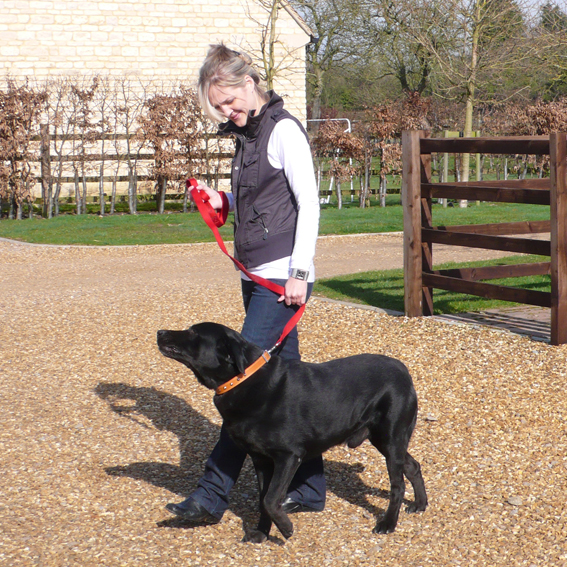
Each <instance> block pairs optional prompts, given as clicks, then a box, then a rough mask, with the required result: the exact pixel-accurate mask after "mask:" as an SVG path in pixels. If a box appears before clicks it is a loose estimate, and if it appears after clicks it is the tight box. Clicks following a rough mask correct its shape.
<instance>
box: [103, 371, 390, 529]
mask: <svg viewBox="0 0 567 567" xmlns="http://www.w3.org/2000/svg"><path fill="white" fill-rule="evenodd" d="M94 391H95V393H96V395H97V396H98V397H99V398H101V399H102V400H104V401H106V402H107V403H108V406H109V408H110V410H111V411H113V412H115V413H117V414H118V415H120V416H121V417H123V418H124V419H128V420H131V421H133V422H135V423H136V424H138V425H139V426H140V427H144V428H150V427H155V428H156V429H158V430H160V431H169V432H171V433H173V434H174V435H176V436H177V438H178V440H179V452H180V464H179V466H176V465H172V464H171V463H161V462H137V463H130V464H129V465H117V466H113V467H107V468H106V469H105V472H106V473H107V474H108V475H110V476H116V477H127V478H133V479H135V480H141V481H144V482H148V483H150V484H152V485H154V486H158V487H160V488H165V489H166V490H169V491H170V492H172V493H173V494H175V495H177V497H178V499H177V500H182V499H183V498H185V497H187V496H188V495H189V494H190V493H191V491H192V490H193V489H194V487H195V486H196V485H197V481H198V480H199V478H200V477H201V475H202V474H203V470H204V465H205V461H206V460H207V459H208V457H209V455H210V453H211V451H212V449H213V447H214V445H215V444H216V442H217V441H218V438H219V435H220V427H219V426H218V425H215V424H213V423H211V422H210V421H209V420H208V419H207V418H206V417H203V416H202V415H201V414H200V413H198V412H197V411H195V410H194V409H193V408H192V407H191V406H190V405H189V404H187V402H186V401H185V400H183V399H182V398H180V397H178V396H174V395H172V394H168V393H167V392H163V391H160V390H157V389H155V388H141V387H135V386H130V385H128V384H124V383H109V382H101V383H99V384H98V385H97V386H96V388H95V389H94ZM117 435H118V433H117ZM381 466H383V467H385V466H386V465H385V462H384V459H383V458H382V456H381V455H380V454H378V453H376V467H377V468H378V467H381ZM362 470H363V467H362V465H361V464H354V465H351V464H347V463H342V462H340V461H329V460H326V461H325V475H326V478H327V488H328V490H330V491H332V492H334V493H335V494H336V495H337V496H338V497H339V498H343V499H345V500H346V501H348V502H349V503H351V504H353V505H355V506H359V507H361V508H363V509H364V510H366V511H367V512H368V513H370V514H371V515H372V516H373V517H375V518H376V517H377V516H379V515H381V514H382V513H383V512H384V509H382V508H377V507H376V506H374V505H373V504H371V503H370V502H369V501H368V499H367V495H370V494H372V495H375V496H379V497H380V498H384V499H385V500H387V499H388V498H389V492H388V491H385V490H378V489H375V488H372V487H370V486H368V485H367V484H365V483H364V482H362V481H361V479H360V477H359V473H360V472H361V471H362ZM172 500H173V501H176V498H173V499H172ZM229 509H230V510H231V511H232V512H233V513H234V514H235V515H236V516H238V517H239V518H241V519H242V522H243V527H244V530H245V531H248V529H251V528H252V527H253V526H255V524H256V522H257V519H258V512H257V511H258V488H257V481H256V475H255V472H254V468H253V466H252V463H251V461H250V459H249V458H247V459H246V462H245V464H244V467H243V469H242V472H241V474H240V477H239V479H238V482H237V484H236V486H235V487H234V489H233V490H232V492H231V497H230V508H229ZM324 513H325V512H323V514H324ZM158 525H159V527H165V528H183V529H186V528H192V527H195V524H189V523H187V522H183V521H182V520H180V519H178V518H171V519H170V520H165V521H163V522H159V524H158Z"/></svg>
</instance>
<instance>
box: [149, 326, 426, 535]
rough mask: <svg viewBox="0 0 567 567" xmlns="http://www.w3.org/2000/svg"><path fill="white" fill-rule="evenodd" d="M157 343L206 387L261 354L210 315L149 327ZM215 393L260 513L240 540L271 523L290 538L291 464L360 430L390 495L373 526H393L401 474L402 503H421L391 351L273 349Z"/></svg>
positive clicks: (409, 403) (403, 393)
mask: <svg viewBox="0 0 567 567" xmlns="http://www.w3.org/2000/svg"><path fill="white" fill-rule="evenodd" d="M157 343H158V347H159V350H160V351H161V353H162V354H163V355H165V356H167V357H169V358H173V359H174V360H177V361H179V362H181V363H183V364H185V365H186V366H187V367H189V368H190V369H191V370H192V371H193V373H194V374H195V376H196V377H197V379H198V380H199V382H201V384H203V385H204V386H206V387H207V388H209V389H215V390H216V389H217V388H219V387H221V386H222V385H223V384H225V383H227V382H229V381H231V380H232V379H233V378H235V377H237V376H238V375H240V374H243V373H244V371H245V369H247V368H248V367H249V366H251V365H252V364H253V363H254V362H255V361H258V360H260V358H261V357H262V355H263V351H262V349H261V348H259V347H258V346H256V345H254V344H252V343H250V342H248V341H246V340H245V339H244V338H243V337H242V335H240V334H239V333H237V332H236V331H233V330H232V329H229V328H228V327H225V326H224V325H219V324H216V323H200V324H197V325H194V326H192V327H190V328H189V329H187V330H185V331H163V330H162V331H158V333H157ZM260 363H262V361H260ZM233 382H234V381H233ZM214 402H215V405H216V407H217V409H218V411H219V413H220V414H221V416H222V418H223V420H224V425H225V427H226V429H227V431H228V433H229V434H230V436H231V437H232V439H233V440H234V442H235V443H236V444H237V445H239V446H240V447H241V448H242V449H243V450H245V451H246V452H247V453H248V454H249V455H250V457H251V458H252V461H253V463H254V467H255V469H256V474H257V476H258V483H259V487H260V512H261V514H260V521H259V523H258V527H257V529H256V530H255V531H254V532H252V533H251V534H249V535H248V536H247V537H245V540H244V541H251V542H255V543H261V542H263V541H265V540H266V539H267V537H268V535H269V533H270V528H271V526H272V522H274V523H275V524H276V526H277V528H278V529H279V531H280V532H281V533H282V535H283V536H284V537H285V538H289V537H290V536H291V535H292V534H293V525H292V523H291V521H290V520H289V517H288V516H287V514H286V513H285V512H284V511H283V510H282V508H281V505H282V502H283V501H284V499H285V496H286V492H287V488H288V486H289V484H290V482H291V480H292V478H293V476H294V474H295V472H296V470H297V468H298V466H299V464H300V463H301V462H302V461H304V460H308V459H311V458H313V457H316V456H318V455H321V454H322V453H323V452H325V451H327V449H330V448H331V447H334V446H335V445H339V444H342V443H346V444H347V445H348V446H349V447H358V446H359V445H360V444H361V443H362V442H363V441H364V440H365V439H368V440H369V441H370V442H371V443H372V444H373V445H374V446H375V447H376V449H378V451H380V453H382V455H384V457H385V458H386V465H387V467H388V475H389V477H390V489H391V490H390V503H389V506H388V509H387V511H386V513H385V515H384V517H383V518H382V519H381V520H380V521H378V523H377V524H376V527H375V528H374V532H376V533H380V534H385V533H390V532H393V531H394V529H395V527H396V524H397V522H398V515H399V512H400V507H401V505H402V499H403V497H404V492H405V483H404V475H405V476H406V477H407V478H408V480H409V481H410V482H411V484H412V486H413V491H414V502H413V504H410V505H409V506H408V508H407V511H408V512H421V511H423V510H425V508H426V507H427V494H426V492H425V484H424V482H423V477H422V475H421V467H420V465H419V463H418V462H417V461H416V460H415V459H414V458H413V457H412V456H411V455H410V454H409V453H408V444H409V441H410V437H411V435H412V432H413V430H414V427H415V424H416V419H417V396H416V393H415V390H414V387H413V383H412V379H411V376H410V374H409V372H408V370H407V368H406V367H405V366H404V365H403V364H402V363H401V362H400V361H398V360H396V359H394V358H390V357H387V356H382V355H378V354H360V355H356V356H351V357H348V358H341V359H337V360H332V361H329V362H324V363H322V364H310V363H306V362H300V361H289V360H283V359H282V358H280V357H278V356H272V357H271V358H270V359H269V361H268V362H267V363H265V364H264V365H263V366H262V367H261V368H260V369H259V370H257V371H256V372H255V373H254V374H252V375H250V376H249V377H248V378H247V379H245V380H243V381H241V382H240V381H239V382H238V385H237V386H236V387H233V388H232V389H228V390H227V391H226V393H222V394H218V393H217V395H215V397H214Z"/></svg>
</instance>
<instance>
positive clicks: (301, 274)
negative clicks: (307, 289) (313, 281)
mask: <svg viewBox="0 0 567 567" xmlns="http://www.w3.org/2000/svg"><path fill="white" fill-rule="evenodd" d="M291 277H292V278H295V279H296V280H301V281H304V282H306V281H307V278H308V277H309V271H308V270H298V269H297V268H294V269H293V270H291Z"/></svg>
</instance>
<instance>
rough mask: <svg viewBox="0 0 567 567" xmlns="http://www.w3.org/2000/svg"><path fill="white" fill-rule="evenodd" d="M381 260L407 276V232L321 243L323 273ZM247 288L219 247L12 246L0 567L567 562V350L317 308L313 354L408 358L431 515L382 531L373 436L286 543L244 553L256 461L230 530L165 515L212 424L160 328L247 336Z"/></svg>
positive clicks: (238, 494) (196, 463) (309, 337)
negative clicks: (241, 331) (195, 326)
mask: <svg viewBox="0 0 567 567" xmlns="http://www.w3.org/2000/svg"><path fill="white" fill-rule="evenodd" d="M447 254H448V259H450V258H451V254H452V253H451V251H450V250H448V251H447ZM491 256H492V257H493V254H492V253H491ZM459 258H463V256H462V255H460V256H459ZM463 259H468V258H463ZM470 259H472V258H470ZM441 261H443V260H442V259H441V251H439V252H436V262H441ZM386 267H401V237H400V236H399V235H384V236H380V235H378V236H357V237H346V238H345V237H342V238H338V237H328V238H323V239H321V240H320V242H319V245H318V259H317V269H318V275H319V276H320V277H323V276H328V275H329V276H330V275H335V274H340V273H348V272H352V271H360V270H367V269H384V268H386ZM237 283H238V274H237V273H236V272H235V271H234V270H233V269H232V267H231V265H230V261H229V260H228V259H226V258H225V257H224V256H223V255H222V254H221V253H220V252H219V251H218V249H217V248H216V244H202V245H176V246H148V247H127V248H126V247H125V248H96V249H95V248H71V247H66V248H65V247H45V246H29V245H20V244H13V243H7V242H0V289H1V291H2V293H1V295H0V298H1V299H0V308H1V315H0V381H1V388H2V395H1V396H0V435H1V440H0V447H1V448H2V460H1V462H0V475H1V479H2V480H1V481H0V565H2V566H4V565H5V566H10V567H11V566H19V565H39V566H62V567H63V566H65V567H67V566H75V565H76V566H93V567H94V566H111V567H115V566H122V565H124V566H144V567H145V566H163V565H166V564H167V565H183V566H194V565H213V566H220V565H222V566H225V565H238V566H246V567H250V566H256V565H258V566H260V565H261V566H274V567H275V566H278V567H279V566H286V565H298V566H299V565H300V566H319V565H331V566H339V565H348V566H350V565H367V566H376V565H397V566H403V567H408V566H415V567H419V566H423V565H432V566H436V567H441V566H455V565H462V566H463V567H464V566H470V565H479V566H488V565H503V566H504V565H506V566H508V565H525V566H528V567H529V566H532V565H538V566H539V565H551V566H567V548H566V544H565V542H566V541H567V512H566V511H565V502H564V500H565V494H566V493H567V480H566V479H567V457H566V455H567V425H566V423H567V403H566V401H565V384H566V380H567V365H566V357H567V346H562V347H551V346H549V345H548V344H545V343H541V342H535V341H532V340H530V339H528V338H525V337H521V336H518V335H513V334H511V333H506V332H501V331H496V330H491V329H487V328H476V327H472V326H463V325H449V324H446V323H444V322H442V321H439V320H433V319H424V318H423V319H411V320H410V319H406V318H404V317H391V316H388V315H386V314H383V313H378V312H375V311H370V310H365V309H359V308H356V307H352V306H348V305H342V304H336V303H330V302H326V301H320V300H317V299H313V300H312V301H311V302H310V304H309V307H308V309H307V311H306V315H305V317H304V319H303V320H302V322H301V334H302V351H303V356H304V359H305V360H307V361H323V360H328V359H330V358H336V357H340V356H346V355H350V354H354V353H359V352H375V353H383V354H387V355H391V356H394V357H397V358H400V359H401V360H402V361H404V362H405V363H406V364H407V365H408V367H409V369H410V371H411V373H412V375H413V378H414V382H415V386H416V389H417V392H418V396H419V399H420V418H419V421H418V425H417V428H416V433H415V435H414V438H413V439H412V443H411V452H412V454H413V455H414V456H415V457H416V458H417V459H418V460H419V461H420V462H421V464H422V468H423V474H424V478H425V482H426V487H427V489H428V493H429V500H430V507H429V508H428V509H427V511H426V512H425V513H423V514H420V515H407V514H405V513H404V512H402V514H401V515H400V521H399V524H398V528H397V531H396V532H395V533H394V534H391V535H388V536H377V535H374V534H372V533H371V530H372V528H373V526H374V524H375V518H376V516H377V515H379V514H381V513H382V512H383V511H384V509H385V508H386V505H387V495H388V494H387V490H388V488H389V483H388V478H387V472H386V468H385V464H384V460H383V458H382V457H381V456H379V455H377V454H376V452H375V450H374V449H373V448H372V446H370V445H369V444H368V443H364V444H363V445H362V446H361V447H360V448H359V449H356V450H349V449H347V448H345V447H338V448H335V449H333V450H331V451H329V452H328V453H326V456H325V465H326V471H327V482H328V501H327V507H326V509H325V511H324V512H322V513H320V514H298V515H295V516H293V517H292V520H293V522H294V526H295V535H294V536H293V537H292V538H291V539H290V540H289V541H287V542H284V540H283V539H282V537H281V536H280V535H279V533H278V532H277V531H275V530H274V531H273V532H272V536H273V537H272V538H271V540H270V541H269V542H268V543H266V544H264V545H260V546H256V545H253V544H244V543H241V542H240V541H241V539H242V536H243V534H244V531H245V530H247V529H249V528H250V526H252V525H254V523H255V521H256V519H257V513H256V509H257V490H256V481H255V478H254V475H253V473H252V471H251V468H250V466H249V464H247V465H246V467H245V470H244V472H243V474H242V476H241V478H240V480H239V482H238V484H237V486H236V487H235V489H234V491H233V494H232V503H231V507H230V510H229V511H228V512H227V514H226V515H225V516H224V518H223V520H222V522H221V523H220V524H218V525H215V526H208V527H196V528H191V527H188V526H187V525H184V524H183V523H180V522H178V521H177V520H175V519H172V518H171V516H170V514H169V513H168V512H167V511H166V510H164V505H165V504H166V503H167V502H171V501H178V500H180V499H181V498H183V496H184V495H185V494H187V493H188V492H190V490H191V487H192V486H194V484H195V482H196V480H197V479H198V478H199V476H200V474H201V472H202V469H203V463H204V461H205V459H206V457H207V456H208V454H209V452H210V450H211V448H212V445H213V444H214V442H215V441H216V438H217V437H218V432H219V427H220V420H219V416H218V414H217V412H216V410H215V408H214V406H213V403H212V393H211V392H210V391H208V390H205V389H204V388H203V387H201V386H199V385H198V384H197V382H196V380H195V379H194V377H193V376H192V375H191V373H190V372H189V371H188V370H186V369H184V368H183V367H182V366H181V365H179V364H178V363H176V362H173V361H171V360H168V359H165V358H164V357H162V356H161V355H160V354H159V352H158V351H157V348H156V345H155V333H156V331H157V330H158V329H160V328H185V327H187V326H188V325H190V324H192V323H194V322H198V321H203V320H212V321H217V322H222V323H225V324H227V325H229V326H232V327H234V328H239V327H240V325H241V323H242V317H243V311H242V307H241V301H240V297H239V294H238V289H237ZM406 497H407V499H408V500H411V499H412V498H413V494H412V493H411V488H410V487H409V485H408V493H407V494H406Z"/></svg>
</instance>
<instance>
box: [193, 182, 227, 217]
mask: <svg viewBox="0 0 567 567" xmlns="http://www.w3.org/2000/svg"><path fill="white" fill-rule="evenodd" d="M196 188H197V189H199V190H200V191H205V192H206V193H207V195H208V196H209V203H210V204H211V207H213V209H216V210H219V209H222V198H221V196H220V195H219V194H218V192H217V191H215V190H214V189H211V188H210V187H208V186H207V185H205V184H204V183H199V184H198V185H197V187H196ZM189 198H190V199H191V201H193V200H194V199H193V197H192V196H191V192H189Z"/></svg>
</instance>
